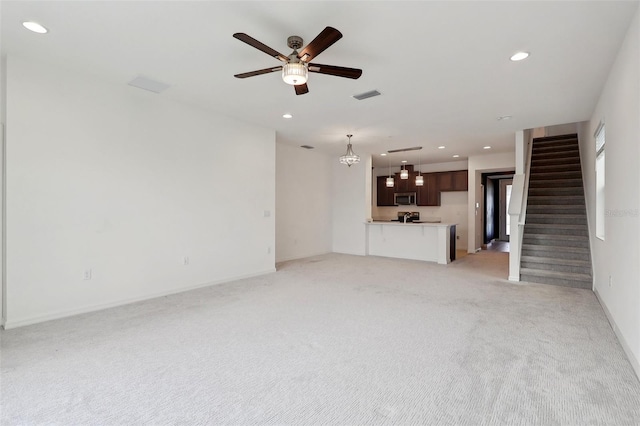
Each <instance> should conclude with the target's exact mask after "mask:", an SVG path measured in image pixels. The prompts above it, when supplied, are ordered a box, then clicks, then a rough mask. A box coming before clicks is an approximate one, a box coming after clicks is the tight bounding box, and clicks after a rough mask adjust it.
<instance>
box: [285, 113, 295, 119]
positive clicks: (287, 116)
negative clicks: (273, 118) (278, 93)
mask: <svg viewBox="0 0 640 426" xmlns="http://www.w3.org/2000/svg"><path fill="white" fill-rule="evenodd" d="M282 118H293V115H291V114H289V113H287V114H282Z"/></svg>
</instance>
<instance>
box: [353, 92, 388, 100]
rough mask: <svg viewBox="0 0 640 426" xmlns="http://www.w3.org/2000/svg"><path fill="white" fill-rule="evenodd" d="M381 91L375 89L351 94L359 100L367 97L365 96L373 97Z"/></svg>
mask: <svg viewBox="0 0 640 426" xmlns="http://www.w3.org/2000/svg"><path fill="white" fill-rule="evenodd" d="M380 95H381V93H380V92H378V91H377V90H371V91H369V92H364V93H360V94H358V95H353V97H354V98H356V99H357V100H359V101H361V100H363V99H367V98H373V97H374V96H380Z"/></svg>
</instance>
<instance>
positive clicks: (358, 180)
mask: <svg viewBox="0 0 640 426" xmlns="http://www.w3.org/2000/svg"><path fill="white" fill-rule="evenodd" d="M356 153H357V154H358V155H360V157H361V161H360V163H359V164H355V165H353V166H351V167H347V166H345V165H343V164H340V163H339V162H338V159H337V158H335V159H333V161H332V175H333V181H332V193H333V210H332V223H333V251H334V252H336V253H346V254H357V255H361V256H363V255H365V254H366V252H367V241H366V229H365V221H366V220H367V219H371V183H372V179H371V155H369V154H367V155H365V154H364V153H361V152H358V150H357V149H356Z"/></svg>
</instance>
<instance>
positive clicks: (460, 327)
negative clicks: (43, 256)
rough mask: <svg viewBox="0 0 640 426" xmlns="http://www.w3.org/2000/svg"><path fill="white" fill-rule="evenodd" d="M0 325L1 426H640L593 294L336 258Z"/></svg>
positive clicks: (634, 388) (499, 275)
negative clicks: (39, 320)
mask: <svg viewBox="0 0 640 426" xmlns="http://www.w3.org/2000/svg"><path fill="white" fill-rule="evenodd" d="M278 269H279V270H278V272H277V273H274V274H270V275H266V276H263V277H258V278H253V279H247V280H242V281H237V282H233V283H227V284H222V285H217V286H212V287H208V288H204V289H200V290H196V291H190V292H187V293H182V294H178V295H174V296H168V297H163V298H159V299H155V300H150V301H146V302H142V303H136V304H133V305H128V306H124V307H119V308H114V309H109V310H105V311H101V312H97V313H92V314H87V315H81V316H77V317H74V318H68V319H63V320H57V321H51V322H48V323H44V324H39V325H34V326H29V327H24V328H20V329H15V330H9V331H5V332H2V403H3V411H2V424H3V425H33V424H61V425H83V424H87V425H88V424H92V425H121V424H153V425H164V424H179V425H190V424H295V425H300V424H357V425H360V424H430V425H502V424H505V425H589V424H592V425H595V424H603V425H605V424H607V425H637V424H640V383H639V382H638V380H637V378H636V377H635V375H634V373H633V371H632V369H631V366H630V365H629V363H628V361H627V359H626V358H625V355H624V353H623V351H622V350H621V348H620V346H619V344H618V342H617V340H616V337H615V335H614V334H613V332H612V330H611V329H610V327H609V324H608V323H607V320H606V318H605V316H604V313H603V312H602V309H601V308H600V306H599V304H598V302H597V300H596V298H595V297H594V295H593V293H592V292H590V291H588V290H580V289H572V288H564V287H554V286H548V285H542V284H531V285H514V284H512V283H509V282H508V281H506V280H504V279H503V277H505V276H506V275H507V254H506V253H491V252H481V253H479V254H474V255H469V256H465V257H463V258H462V259H460V260H459V261H456V262H454V263H452V264H450V265H437V264H433V263H423V262H418V261H404V260H398V259H386V258H376V257H358V256H347V255H338V254H330V255H325V256H318V257H313V258H309V259H304V260H299V261H291V262H287V263H283V264H281V265H279V268H278Z"/></svg>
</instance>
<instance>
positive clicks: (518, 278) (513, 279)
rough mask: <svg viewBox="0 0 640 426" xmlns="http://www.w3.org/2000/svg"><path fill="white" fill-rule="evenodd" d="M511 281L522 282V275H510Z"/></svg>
mask: <svg viewBox="0 0 640 426" xmlns="http://www.w3.org/2000/svg"><path fill="white" fill-rule="evenodd" d="M509 281H516V282H520V276H519V275H516V276H511V275H509Z"/></svg>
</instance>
